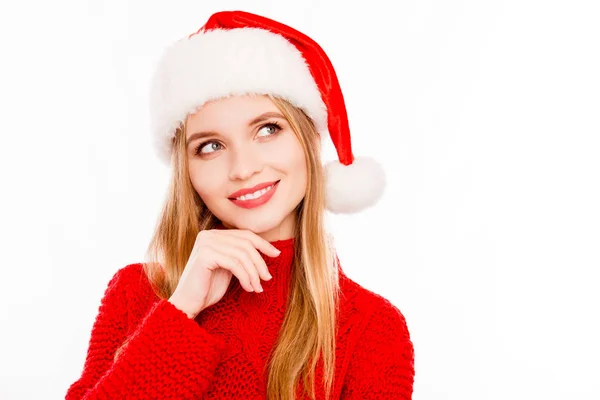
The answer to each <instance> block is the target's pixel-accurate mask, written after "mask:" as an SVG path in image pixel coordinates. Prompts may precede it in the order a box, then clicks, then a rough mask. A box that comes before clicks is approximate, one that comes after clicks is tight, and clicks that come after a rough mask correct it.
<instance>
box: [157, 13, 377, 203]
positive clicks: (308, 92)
mask: <svg viewBox="0 0 600 400" xmlns="http://www.w3.org/2000/svg"><path fill="white" fill-rule="evenodd" d="M243 94H272V95H277V96H280V97H282V98H284V99H286V100H287V101H289V102H290V103H291V104H293V105H295V106H296V107H298V108H301V109H302V110H304V112H305V113H306V114H307V115H308V116H309V117H310V118H311V119H312V120H313V122H314V124H315V127H316V129H317V131H318V132H319V133H320V134H321V135H322V137H325V136H329V137H330V138H331V140H332V142H333V145H334V146H335V149H336V151H337V155H338V161H333V162H330V163H328V164H327V165H326V166H325V171H326V176H325V182H326V205H327V209H328V210H330V211H331V212H333V213H354V212H357V211H361V210H363V209H365V208H367V207H369V206H371V205H373V204H375V203H376V202H377V201H378V200H379V198H380V197H381V195H382V193H383V189H384V186H385V175H384V172H383V169H382V168H381V166H380V165H379V164H378V163H377V162H375V161H374V160H373V159H371V158H367V157H356V158H355V157H354V155H353V153H352V145H351V142H350V128H349V126H348V116H347V114H346V106H345V104H344V97H343V96H342V91H341V89H340V85H339V82H338V79H337V76H336V74H335V70H334V69H333V65H332V64H331V61H330V60H329V58H328V57H327V55H326V54H325V52H324V51H323V49H322V48H321V47H320V46H319V45H318V44H317V43H316V42H315V41H314V40H312V39H311V38H309V37H308V36H306V35H304V34H303V33H301V32H299V31H297V30H295V29H293V28H291V27H289V26H287V25H284V24H282V23H280V22H277V21H274V20H271V19H268V18H265V17H262V16H259V15H255V14H251V13H247V12H243V11H223V12H218V13H215V14H213V15H212V16H211V17H210V18H209V19H208V21H207V22H206V23H205V24H204V26H202V27H201V28H200V29H199V30H198V31H197V32H196V33H193V34H191V35H190V36H188V37H186V38H183V39H181V40H179V41H177V42H175V43H174V44H173V45H171V46H170V47H169V48H167V49H166V50H165V52H164V54H163V55H162V57H161V58H160V60H159V62H158V66H157V69H156V71H155V73H154V76H153V77H152V82H151V88H150V118H151V126H152V134H153V137H154V144H155V149H156V152H157V154H158V156H159V157H160V158H161V159H162V160H163V161H164V162H165V163H167V164H170V161H171V155H172V138H173V137H174V135H175V131H176V129H177V128H178V127H179V126H180V125H181V124H182V123H183V122H184V121H185V119H186V117H187V115H188V114H192V113H194V112H195V111H196V110H197V109H198V108H199V107H201V106H202V105H203V104H204V103H206V102H208V101H210V100H217V99H219V98H224V97H228V96H230V95H243Z"/></svg>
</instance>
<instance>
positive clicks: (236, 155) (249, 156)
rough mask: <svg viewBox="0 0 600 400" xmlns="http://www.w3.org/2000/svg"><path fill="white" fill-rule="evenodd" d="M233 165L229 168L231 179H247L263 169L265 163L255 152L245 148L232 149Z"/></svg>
mask: <svg viewBox="0 0 600 400" xmlns="http://www.w3.org/2000/svg"><path fill="white" fill-rule="evenodd" d="M231 154H232V157H231V165H230V168H229V179H230V180H232V181H233V180H241V181H244V180H247V179H249V178H250V177H252V175H254V174H257V173H259V172H261V171H262V169H263V165H262V162H261V161H260V159H259V157H258V155H257V154H255V152H253V151H251V150H249V149H247V148H244V149H236V150H234V151H232V153H231Z"/></svg>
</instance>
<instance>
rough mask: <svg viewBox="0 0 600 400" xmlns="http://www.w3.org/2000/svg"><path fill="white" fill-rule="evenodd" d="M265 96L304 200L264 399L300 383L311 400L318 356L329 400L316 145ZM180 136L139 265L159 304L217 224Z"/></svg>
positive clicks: (288, 399) (327, 306)
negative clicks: (300, 170) (301, 174)
mask: <svg viewBox="0 0 600 400" xmlns="http://www.w3.org/2000/svg"><path fill="white" fill-rule="evenodd" d="M268 97H269V98H270V99H271V100H272V101H273V102H274V103H275V105H276V106H277V107H278V108H279V110H280V111H281V112H282V113H283V115H284V116H285V118H286V119H287V121H288V122H289V124H290V126H291V128H292V130H293V131H294V133H295V134H296V136H297V138H298V140H299V141H300V143H301V145H302V148H303V149H304V154H305V157H306V164H307V175H308V179H307V187H306V195H305V197H304V199H303V200H302V201H301V203H300V204H299V205H298V207H297V208H296V211H295V212H296V217H297V218H296V222H297V223H296V224H295V226H296V229H295V233H294V243H295V254H294V260H293V265H292V273H291V276H290V278H291V282H290V291H289V293H290V294H289V298H288V300H287V301H288V302H287V308H286V313H285V316H284V320H283V323H282V326H281V329H280V332H279V336H278V339H277V342H276V343H275V345H274V347H273V350H272V352H271V357H270V359H269V361H268V363H267V365H266V366H265V368H266V369H267V371H265V372H266V373H267V398H268V399H275V400H293V399H295V398H296V394H297V389H298V388H299V386H298V385H299V383H300V382H303V392H304V393H305V394H307V395H308V396H309V397H310V398H311V399H314V398H315V391H314V388H315V368H316V365H317V362H318V360H319V358H320V357H321V360H322V363H323V385H324V391H325V394H326V398H329V397H330V394H331V389H332V387H333V384H334V374H335V348H336V310H337V304H338V301H339V276H338V269H337V267H336V265H337V264H336V259H335V256H334V252H333V250H332V245H331V241H330V237H329V235H328V234H327V232H326V230H325V193H324V187H325V185H324V175H323V166H322V164H321V155H320V140H321V139H320V137H319V133H318V132H317V131H316V129H315V126H314V124H313V122H312V120H311V119H310V118H309V117H308V116H307V115H306V114H305V113H304V112H303V111H302V110H300V109H299V108H296V107H295V106H293V105H291V104H290V103H289V102H287V101H286V100H283V99H281V98H279V97H276V96H271V95H269V96H268ZM185 130H186V124H185V123H183V124H182V126H181V128H179V129H178V130H177V132H176V135H175V137H174V138H173V145H174V146H173V148H174V149H175V150H174V154H173V158H172V163H173V165H172V167H173V174H172V179H171V181H170V184H169V189H168V191H167V195H166V196H167V197H166V201H165V203H164V206H163V209H162V213H161V215H160V218H159V220H158V223H157V225H156V229H155V231H154V235H153V237H152V239H151V242H150V244H149V246H148V249H147V253H146V260H147V262H145V263H144V271H145V273H146V275H147V276H148V279H149V281H150V283H151V285H152V286H153V290H154V292H155V293H156V295H157V296H158V297H159V298H163V299H168V298H169V297H170V296H171V294H172V293H173V292H174V290H175V288H176V287H177V284H178V282H179V279H180V277H181V274H182V273H183V270H184V268H185V266H186V264H187V261H188V258H189V255H190V254H191V251H192V249H193V247H194V243H195V240H196V236H197V235H198V232H199V231H201V230H204V229H212V228H214V227H215V226H216V225H217V224H218V223H219V222H220V221H219V220H218V219H217V218H216V217H215V216H214V215H213V214H212V213H211V212H210V210H209V209H208V208H207V207H206V205H205V204H204V203H203V202H202V199H201V198H200V196H199V195H198V193H197V192H196V191H195V189H194V187H193V186H192V183H191V180H190V176H189V170H188V159H187V157H188V156H187V152H186V149H185V139H186V132H185ZM161 265H162V266H161ZM123 346H124V345H122V346H121V348H122V347H123ZM119 350H121V349H119ZM117 356H118V354H117Z"/></svg>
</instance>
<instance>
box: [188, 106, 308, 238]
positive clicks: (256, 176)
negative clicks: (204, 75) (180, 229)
mask: <svg viewBox="0 0 600 400" xmlns="http://www.w3.org/2000/svg"><path fill="white" fill-rule="evenodd" d="M265 113H276V114H279V116H276V115H273V116H269V117H266V118H264V119H262V120H260V121H257V122H255V123H252V124H250V122H251V121H253V120H254V119H255V118H257V117H259V116H261V115H263V114H265ZM273 123H277V124H278V125H279V127H280V128H281V129H279V128H278V127H277V126H274V125H272V124H273ZM198 132H203V133H207V135H206V136H203V137H201V138H197V137H196V138H193V137H192V136H194V134H195V133H198ZM186 140H189V143H188V144H187V147H186V151H187V154H188V160H189V162H188V166H189V175H190V178H191V181H192V185H193V187H194V189H195V190H196V192H197V193H198V195H199V196H200V198H202V200H203V201H204V203H205V204H206V206H207V207H208V209H209V210H210V211H211V212H212V213H213V214H214V215H215V216H216V217H217V218H219V220H221V221H222V222H223V225H225V227H226V228H230V229H231V228H233V229H247V230H250V231H252V232H254V233H256V234H257V235H258V236H260V237H262V238H263V239H265V240H267V241H275V240H283V239H288V238H291V237H293V236H294V228H295V223H296V215H295V212H294V210H295V208H296V207H297V206H298V204H300V202H301V201H302V199H303V198H304V196H305V194H306V184H307V165H306V157H305V155H304V150H303V148H302V146H301V144H300V142H299V140H298V138H297V137H296V134H295V133H294V131H293V130H292V128H291V127H290V125H289V124H288V122H287V120H286V119H285V117H284V116H283V114H282V113H281V111H279V109H278V108H277V106H275V104H274V103H273V102H272V101H271V100H270V99H269V98H268V97H267V96H250V95H245V96H232V97H228V98H223V99H219V100H215V101H211V102H208V103H206V104H204V105H203V106H202V107H201V108H200V109H199V110H197V111H196V112H195V113H194V114H191V115H189V116H188V117H187V132H186ZM197 150H198V151H199V153H198V154H196V151H197ZM277 180H280V182H279V185H278V187H277V190H276V192H275V194H274V195H273V197H272V198H271V199H270V200H269V201H268V202H267V203H265V204H262V205H260V206H258V207H256V208H252V209H244V208H242V207H239V206H237V205H235V204H234V203H233V202H232V201H231V200H229V199H228V197H229V196H230V195H231V194H232V193H234V192H236V191H238V190H240V189H243V188H250V187H253V186H255V185H257V184H259V183H263V182H271V181H277Z"/></svg>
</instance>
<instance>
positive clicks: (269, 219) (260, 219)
mask: <svg viewBox="0 0 600 400" xmlns="http://www.w3.org/2000/svg"><path fill="white" fill-rule="evenodd" d="M282 221H283V218H277V217H274V216H273V215H269V216H261V215H259V213H256V215H252V216H250V215H248V216H243V217H238V218H235V219H234V220H233V221H232V225H233V226H235V227H237V228H238V229H247V230H249V231H252V232H254V233H256V234H261V233H265V232H269V231H271V230H273V229H276V228H277V227H279V226H280V225H281V222H282Z"/></svg>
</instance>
